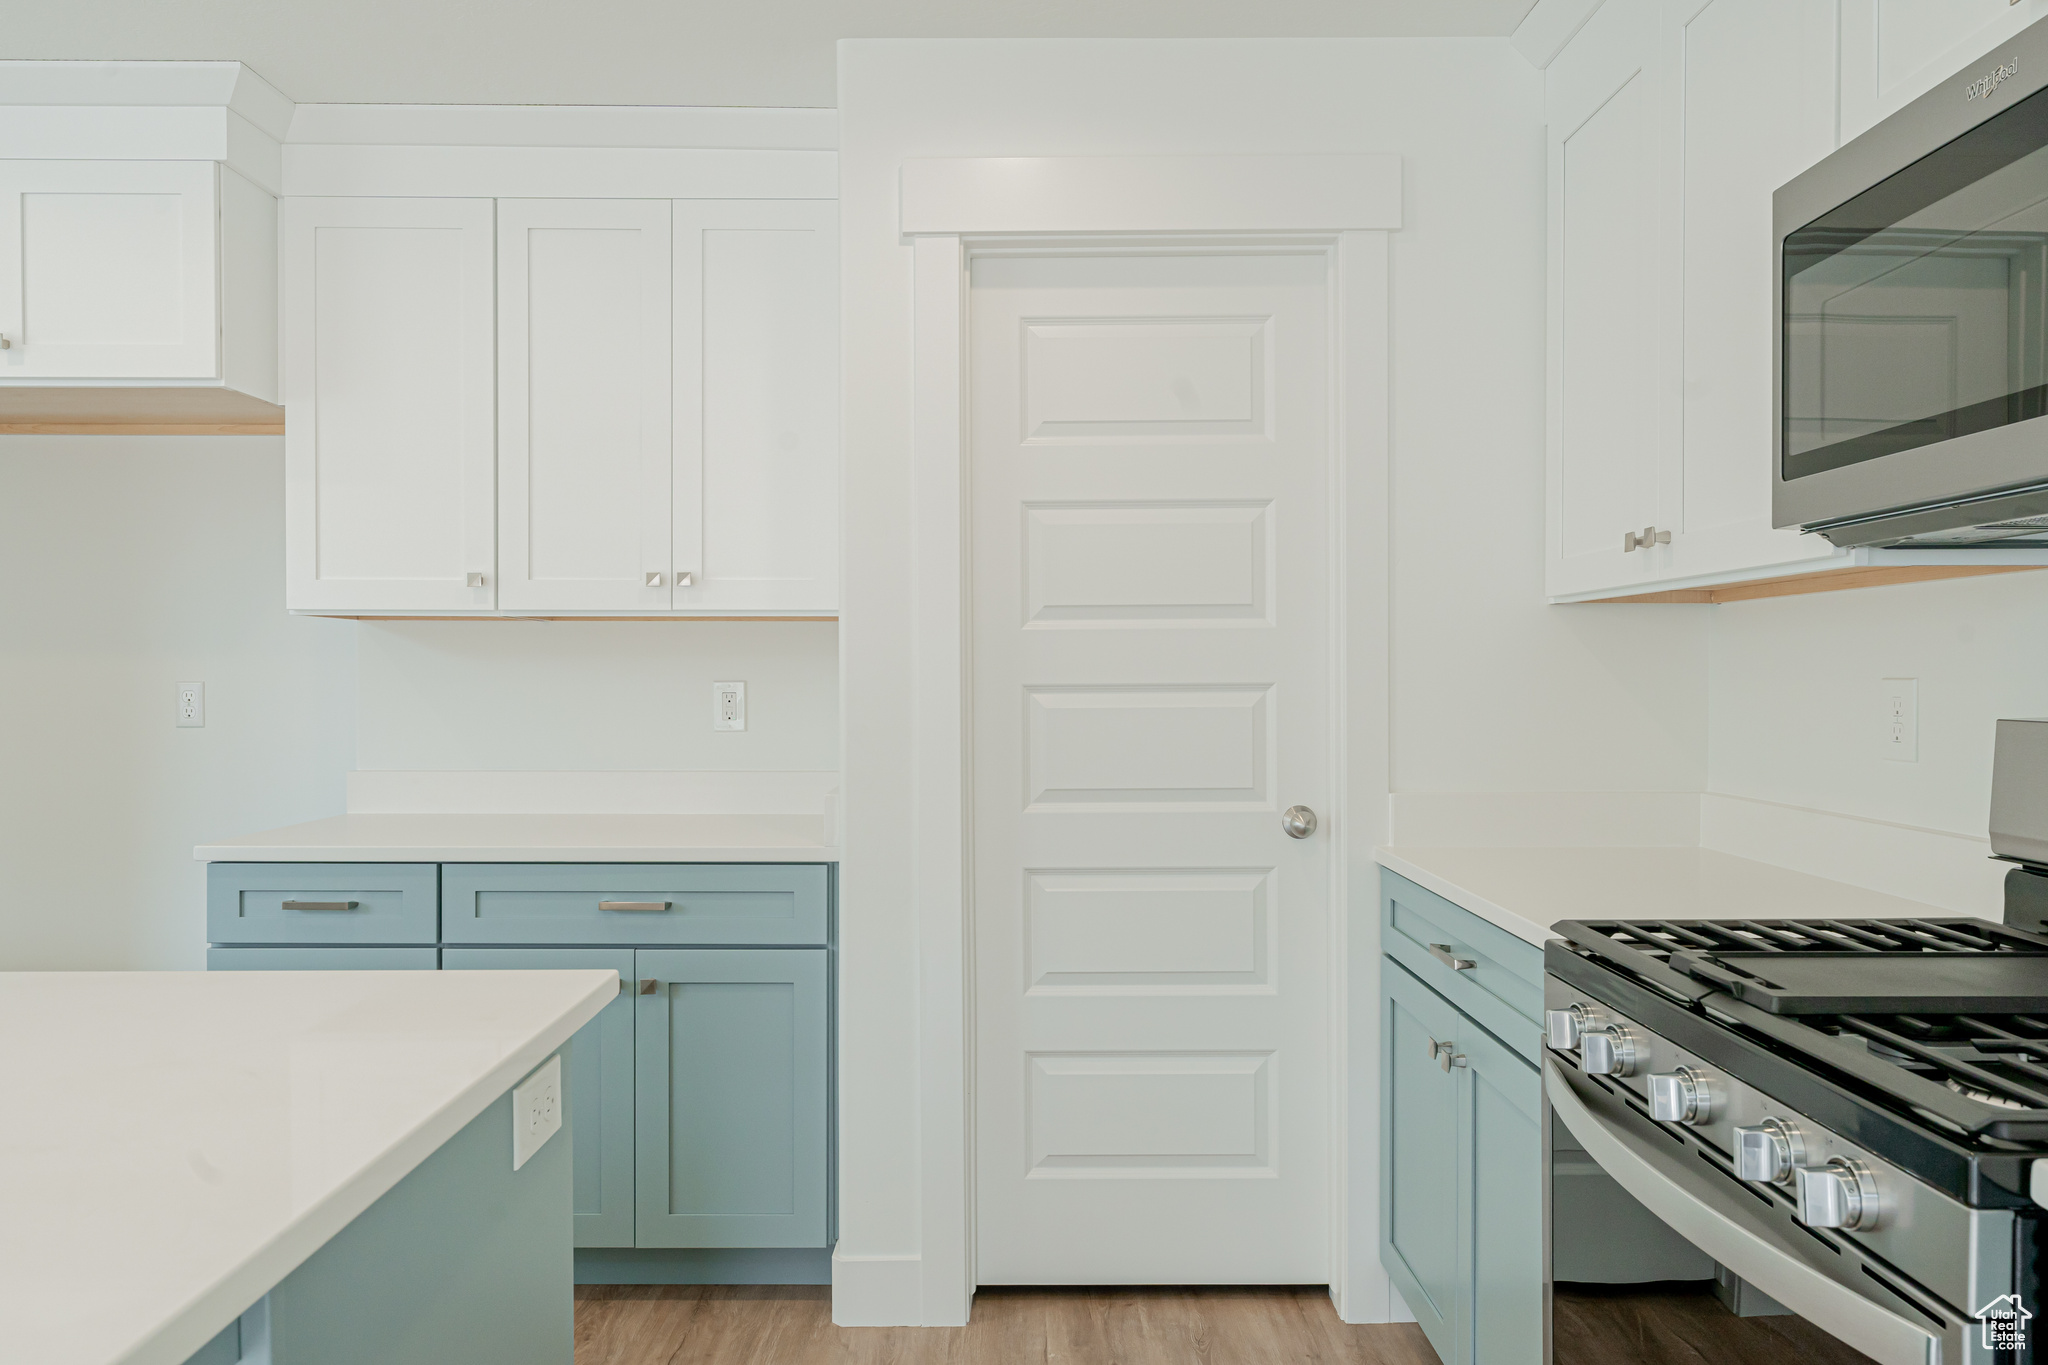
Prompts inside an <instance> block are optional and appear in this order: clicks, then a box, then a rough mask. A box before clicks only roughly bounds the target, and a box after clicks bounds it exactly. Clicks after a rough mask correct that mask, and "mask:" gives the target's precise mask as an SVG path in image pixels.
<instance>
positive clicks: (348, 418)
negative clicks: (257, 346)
mask: <svg viewBox="0 0 2048 1365" xmlns="http://www.w3.org/2000/svg"><path fill="white" fill-rule="evenodd" d="M281 220H282V222H281V230H282V250H283V262H284V270H283V274H284V303H285V318H286V332H285V344H286V351H287V361H288V363H287V365H286V368H285V406H286V410H287V411H288V413H289V414H290V417H289V420H288V421H287V423H286V426H285V518H286V524H285V563H286V579H285V581H286V588H285V603H286V605H287V606H288V607H290V608H291V609H292V610H294V611H346V612H352V613H353V612H370V613H376V612H468V611H477V610H488V609H489V608H490V607H491V605H492V600H493V590H494V581H493V580H494V578H495V566H494V564H493V543H494V538H493V530H494V528H493V525H492V519H493V488H492V477H493V464H494V451H495V439H494V418H495V411H494V409H495V404H494V399H493V395H494V389H495V381H494V373H493V372H494V363H493V352H494V347H495V340H496V339H495V336H494V335H493V326H492V309H493V302H492V300H493V292H494V288H495V283H496V282H495V280H494V278H493V268H492V261H493V254H494V242H493V236H492V204H491V201H490V200H488V199H367V198H366V199H326V198H304V199H287V200H285V201H284V205H283V210H282V214H281Z"/></svg>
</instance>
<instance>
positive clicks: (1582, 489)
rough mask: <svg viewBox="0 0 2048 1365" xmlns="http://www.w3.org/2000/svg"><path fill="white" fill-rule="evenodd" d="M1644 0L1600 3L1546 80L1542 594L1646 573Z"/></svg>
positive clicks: (1668, 375) (1652, 299)
mask: <svg viewBox="0 0 2048 1365" xmlns="http://www.w3.org/2000/svg"><path fill="white" fill-rule="evenodd" d="M1657 17H1658V11H1657V9H1656V7H1655V6H1654V4H1652V3H1651V0H1619V2H1618V3H1613V4H1607V5H1604V6H1602V7H1601V9H1600V11H1599V12H1598V13H1597V14H1595V15H1594V16H1593V18H1592V20H1591V21H1589V22H1588V23H1587V25H1586V27H1585V28H1584V29H1582V30H1580V33H1579V36H1578V37H1577V38H1575V39H1573V40H1572V42H1571V44H1570V45H1569V46H1568V47H1567V48H1566V49H1565V50H1564V52H1563V53H1561V54H1560V55H1559V56H1558V58H1557V60H1556V61H1555V62H1553V63H1552V65H1551V67H1550V69H1549V71H1548V73H1547V81H1548V93H1547V103H1548V106H1549V117H1550V190H1551V193H1550V214H1551V224H1550V226H1551V240H1550V302H1551V308H1550V314H1551V322H1550V326H1551V335H1550V358H1551V363H1550V393H1551V403H1550V417H1549V422H1550V431H1549V450H1550V458H1549V471H1550V472H1549V485H1550V487H1549V504H1550V529H1549V541H1550V565H1549V573H1548V582H1549V590H1550V592H1551V593H1553V594H1558V593H1570V592H1578V591H1582V590H1584V589H1587V588H1596V587H1606V586H1611V585H1619V584H1626V583H1630V582H1634V581H1638V580H1641V579H1645V578H1649V577H1652V576H1653V575H1654V573H1655V571H1656V568H1657V564H1658V561H1659V560H1660V559H1662V558H1664V557H1666V556H1667V555H1668V547H1666V546H1657V545H1656V544H1655V542H1654V538H1653V540H1652V548H1651V549H1648V550H1640V549H1630V548H1627V546H1628V544H1629V542H1627V541H1626V540H1625V537H1627V536H1628V535H1629V534H1630V533H1631V532H1640V531H1642V530H1644V529H1645V528H1648V527H1652V526H1655V525H1656V524H1657V523H1658V522H1659V520H1660V516H1659V511H1660V507H1661V506H1662V492H1663V485H1664V483H1665V481H1666V476H1667V471H1666V465H1667V464H1669V463H1670V462H1671V458H1672V456H1673V455H1674V454H1675V450H1676V432H1675V431H1674V430H1673V429H1672V428H1673V426H1674V423H1673V421H1672V418H1673V417H1674V416H1675V403H1674V402H1673V401H1672V400H1673V398H1674V396H1675V395H1674V393H1673V388H1674V385H1673V384H1672V382H1671V381H1672V379H1673V378H1675V366H1673V365H1671V364H1670V360H1671V355H1670V353H1671V350H1672V341H1671V338H1670V337H1668V336H1667V331H1668V319H1669V317H1670V315H1671V311H1672V310H1671V307H1670V303H1669V300H1667V299H1666V298H1665V297H1664V296H1663V291H1664V290H1665V288H1666V287H1667V284H1666V282H1668V281H1669V280H1670V279H1671V278H1672V277H1673V275H1674V273H1675V268H1676V266H1677V262H1678V247H1677V240H1676V232H1675V224H1674V223H1673V222H1672V221H1671V219H1672V218H1673V217H1675V213H1674V212H1673V210H1674V209H1675V207H1676V194H1675V186H1674V185H1673V184H1672V175H1673V171H1672V168H1671V165H1670V162H1671V157H1670V155H1669V141H1670V131H1671V124H1672V112H1673V111H1672V109H1671V107H1670V106H1671V100H1670V98H1669V93H1670V71H1669V62H1668V59H1667V58H1666V57H1665V54H1664V53H1663V52H1662V51H1661V50H1660V48H1659V45H1658V43H1657V41H1656V38H1657V32H1656V19H1657Z"/></svg>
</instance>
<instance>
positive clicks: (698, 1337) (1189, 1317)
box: [576, 1285, 1437, 1365]
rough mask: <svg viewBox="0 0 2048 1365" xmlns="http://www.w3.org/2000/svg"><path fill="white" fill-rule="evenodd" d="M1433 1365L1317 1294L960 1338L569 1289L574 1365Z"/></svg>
mask: <svg viewBox="0 0 2048 1365" xmlns="http://www.w3.org/2000/svg"><path fill="white" fill-rule="evenodd" d="M1032 1362H1043V1365H1202V1363H1203V1362H1211V1363H1213V1365H1282V1362H1285V1363H1286V1365H1293V1362H1316V1363H1317V1365H1324V1363H1325V1362H1327V1365H1437V1358H1436V1354H1435V1352H1433V1351H1431V1350H1430V1347H1429V1342H1428V1340H1427V1339H1426V1338H1424V1337H1423V1335H1422V1330H1421V1329H1420V1328H1418V1327H1416V1326H1414V1325H1413V1324H1408V1325H1404V1326H1389V1327H1347V1326H1346V1325H1345V1324H1343V1323H1341V1322H1339V1321H1338V1320H1337V1314H1336V1311H1335V1310H1334V1309H1332V1308H1331V1306H1330V1293H1329V1291H1328V1290H1327V1289H1324V1288H1322V1287H1320V1286H1317V1287H1304V1288H1298V1289H983V1290H982V1291H981V1292H979V1293H978V1294H976V1295H975V1296H974V1313H973V1316H972V1319H971V1320H970V1321H969V1323H968V1325H967V1326H965V1327H948V1328H938V1327H834V1326H833V1325H832V1291H831V1290H829V1289H826V1288H823V1287H817V1288H812V1287H809V1286H798V1285H791V1286H746V1287H730V1288H727V1287H713V1286H695V1285H688V1286H686V1285H579V1286H577V1289H576V1365H1031V1363H1032Z"/></svg>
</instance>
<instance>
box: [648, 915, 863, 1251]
mask: <svg viewBox="0 0 2048 1365" xmlns="http://www.w3.org/2000/svg"><path fill="white" fill-rule="evenodd" d="M634 958H635V962H634V971H635V972H636V973H637V975H638V978H639V979H638V982H637V984H636V986H635V988H634V997H633V999H634V1005H635V1009H636V1025H637V1036H636V1038H635V1047H634V1068H635V1071H636V1072H637V1074H638V1084H637V1085H636V1086H635V1087H634V1094H635V1096H636V1100H637V1103H638V1106H639V1113H638V1121H637V1123H636V1125H635V1131H636V1148H637V1150H636V1152H635V1166H636V1179H635V1182H634V1185H635V1202H636V1204H637V1206H638V1207H637V1217H636V1220H635V1224H636V1226H635V1233H636V1241H637V1243H638V1245H640V1246H643V1247H817V1246H824V1245H825V1244H826V1243H825V1238H826V1221H827V1219H826V1213H827V1186H826V1169H827V1167H826V1163H827V1150H826V1143H827V1112H828V1100H827V1074H826V1073H827V1058H828V1051H829V1049H828V1043H827V1005H826V955H825V950H824V949H822V948H744V949H736V948H709V949H689V948H643V949H640V950H639V951H638V952H637V953H635V954H634Z"/></svg>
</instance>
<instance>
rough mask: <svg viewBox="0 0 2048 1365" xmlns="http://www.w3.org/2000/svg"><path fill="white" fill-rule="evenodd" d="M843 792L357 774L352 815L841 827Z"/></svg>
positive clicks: (685, 778)
mask: <svg viewBox="0 0 2048 1365" xmlns="http://www.w3.org/2000/svg"><path fill="white" fill-rule="evenodd" d="M838 792H839V774H838V773H835V772H783V773H762V772H353V773H350V774H349V775H348V813H349V814H350V815H421V814H434V815H823V816H825V817H827V823H828V824H836V823H837V821H836V818H835V817H836V815H837V809H836V808H837V805H838ZM833 841H834V831H831V830H828V831H827V834H826V842H827V843H831V842H833Z"/></svg>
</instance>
